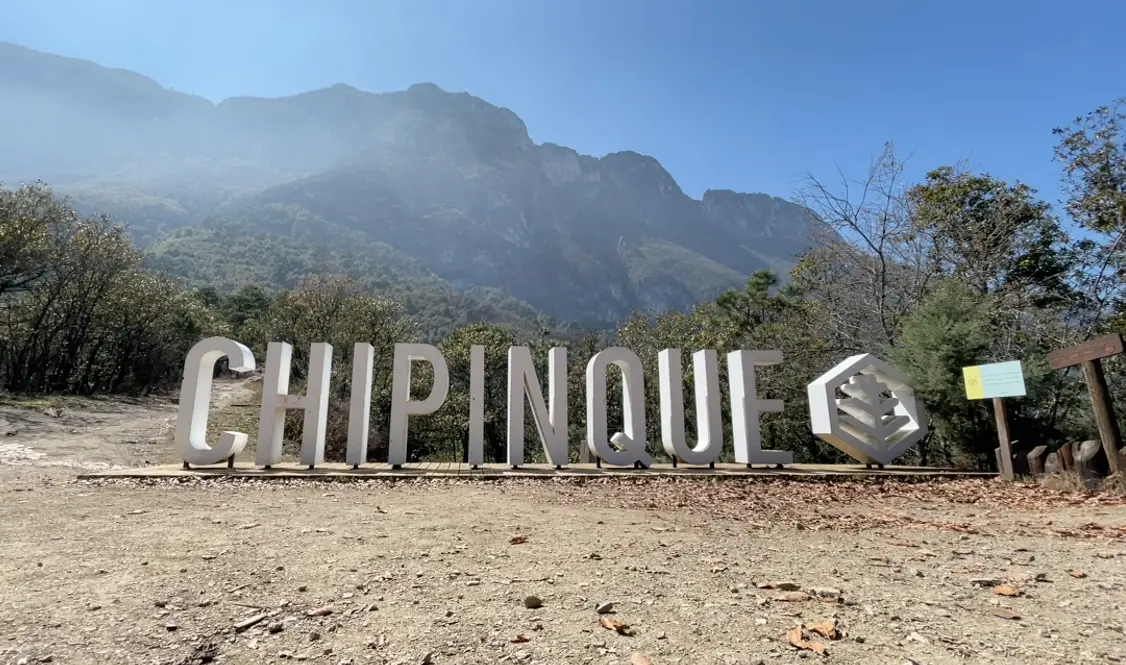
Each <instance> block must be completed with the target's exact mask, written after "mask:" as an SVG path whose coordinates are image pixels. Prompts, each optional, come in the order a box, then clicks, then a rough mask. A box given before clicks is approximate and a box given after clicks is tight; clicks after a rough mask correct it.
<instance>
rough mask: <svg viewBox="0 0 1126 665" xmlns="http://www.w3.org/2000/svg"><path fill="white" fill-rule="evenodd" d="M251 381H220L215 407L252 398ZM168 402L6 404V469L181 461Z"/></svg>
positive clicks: (2, 429)
mask: <svg viewBox="0 0 1126 665" xmlns="http://www.w3.org/2000/svg"><path fill="white" fill-rule="evenodd" d="M251 385H252V384H251V383H249V382H247V381H216V382H215V384H214V389H213V391H212V395H213V396H212V400H213V404H214V407H213V408H214V409H215V410H216V411H220V410H222V409H224V408H226V407H228V406H229V405H231V404H233V403H238V402H242V401H246V400H247V399H249V398H250V396H251V394H252V391H251V388H250V386H251ZM175 420H176V403H175V402H174V401H173V400H170V399H167V398H163V399H162V398H147V399H120V398H115V399H105V398H96V399H83V398H57V399H43V400H24V401H18V402H10V403H7V404H5V403H0V466H4V465H9V466H10V465H30V466H32V467H37V468H42V467H68V468H74V469H85V470H97V469H108V468H115V467H137V466H145V465H149V464H161V463H169V462H174V461H176V459H175V457H176V456H175V453H174V451H173V450H172V447H171V445H170V444H169V442H170V441H171V436H172V430H173V429H174V427H175Z"/></svg>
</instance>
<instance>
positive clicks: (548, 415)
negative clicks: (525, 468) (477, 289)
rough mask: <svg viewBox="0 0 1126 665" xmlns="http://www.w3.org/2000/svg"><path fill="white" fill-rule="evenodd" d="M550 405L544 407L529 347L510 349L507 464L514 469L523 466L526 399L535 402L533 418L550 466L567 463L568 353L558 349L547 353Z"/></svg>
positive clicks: (565, 350)
mask: <svg viewBox="0 0 1126 665" xmlns="http://www.w3.org/2000/svg"><path fill="white" fill-rule="evenodd" d="M547 374H548V379H547V380H548V387H547V391H548V393H547V394H548V405H547V406H545V405H544V401H543V389H542V388H541V387H540V380H539V377H537V376H536V366H535V364H534V363H533V362H532V352H531V350H530V349H529V348H528V347H526V346H513V347H511V348H509V349H508V463H509V464H510V465H512V466H514V467H516V466H520V465H522V464H523V463H524V397H525V396H527V397H528V399H530V400H531V402H532V418H533V419H534V420H535V422H536V431H537V432H539V435H540V441H542V442H543V450H544V453H545V454H546V455H547V463H548V464H551V465H553V466H556V467H562V466H565V465H566V464H567V462H568V459H569V458H568V451H567V349H565V348H563V347H558V346H557V347H555V348H553V349H552V350H551V351H550V352H548V357H547Z"/></svg>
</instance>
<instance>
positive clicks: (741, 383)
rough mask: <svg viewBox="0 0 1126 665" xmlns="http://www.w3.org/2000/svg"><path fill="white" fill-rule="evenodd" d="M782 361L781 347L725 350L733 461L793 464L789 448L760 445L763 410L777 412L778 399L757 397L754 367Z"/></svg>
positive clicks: (792, 455) (779, 402)
mask: <svg viewBox="0 0 1126 665" xmlns="http://www.w3.org/2000/svg"><path fill="white" fill-rule="evenodd" d="M780 362H782V352H781V351H732V352H731V353H729V354H727V379H728V381H729V382H730V384H731V429H732V434H733V438H734V439H735V461H736V462H738V463H739V464H793V463H794V454H793V453H791V452H789V451H788V450H763V449H762V424H761V423H760V422H759V418H760V417H761V416H762V414H763V413H778V412H780V411H782V409H783V404H782V400H780V399H759V398H758V386H757V385H756V382H755V367H758V366H762V365H777V364H778V363H780Z"/></svg>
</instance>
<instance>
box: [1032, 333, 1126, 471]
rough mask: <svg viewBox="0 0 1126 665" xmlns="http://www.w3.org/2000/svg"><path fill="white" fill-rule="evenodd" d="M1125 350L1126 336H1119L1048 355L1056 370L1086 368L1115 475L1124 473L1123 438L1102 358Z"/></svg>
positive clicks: (1107, 453)
mask: <svg viewBox="0 0 1126 665" xmlns="http://www.w3.org/2000/svg"><path fill="white" fill-rule="evenodd" d="M1122 351H1123V346H1122V336H1121V335H1119V334H1117V333H1115V334H1111V335H1104V336H1103V337H1099V338H1097V339H1093V340H1091V341H1089V342H1083V343H1082V344H1079V345H1078V346H1073V347H1071V348H1069V349H1061V350H1059V351H1053V352H1051V353H1049V354H1048V366H1049V367H1051V368H1052V369H1064V368H1065V367H1072V366H1074V365H1081V366H1082V367H1083V378H1084V380H1085V381H1086V383H1087V392H1089V393H1090V394H1091V407H1092V408H1093V409H1094V412H1095V422H1096V423H1097V424H1098V426H1099V439H1101V440H1102V445H1103V450H1104V451H1105V452H1106V458H1107V464H1108V466H1109V467H1110V473H1111V475H1114V474H1116V473H1118V472H1119V470H1120V469H1119V464H1118V454H1119V453H1118V449H1119V448H1121V447H1122V435H1121V433H1120V432H1119V430H1118V422H1117V421H1116V420H1115V419H1114V404H1113V403H1112V402H1111V399H1110V390H1109V389H1108V388H1107V385H1106V376H1105V375H1104V374H1103V366H1102V359H1103V358H1109V357H1111V356H1116V355H1118V354H1120V353H1122Z"/></svg>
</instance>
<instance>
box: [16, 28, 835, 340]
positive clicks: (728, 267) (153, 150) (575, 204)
mask: <svg viewBox="0 0 1126 665" xmlns="http://www.w3.org/2000/svg"><path fill="white" fill-rule="evenodd" d="M0 123H3V124H4V125H5V126H8V127H15V128H18V130H17V131H16V132H14V137H13V140H10V141H9V143H8V145H7V146H6V148H5V150H4V151H3V152H0V181H2V182H5V183H7V184H9V185H10V184H14V183H16V182H18V181H26V180H35V179H41V180H44V181H46V182H47V183H48V184H50V185H52V186H53V187H55V188H56V189H57V190H58V191H60V192H61V193H65V194H68V195H70V196H71V197H72V200H73V201H74V203H75V205H76V207H78V208H79V209H80V210H83V211H87V212H104V213H107V214H110V215H111V216H112V217H114V218H115V219H118V220H120V221H122V222H125V223H126V224H128V225H129V226H130V227H131V228H132V229H133V231H134V235H135V237H136V238H137V240H138V242H139V243H140V244H142V245H143V246H147V247H149V249H150V251H151V253H152V257H153V261H154V263H156V264H157V265H158V266H160V267H163V268H166V269H168V270H170V271H172V272H174V273H177V274H180V275H181V276H183V277H185V278H187V279H189V280H190V281H192V282H195V283H199V284H206V283H211V284H215V285H218V286H219V287H221V288H233V287H235V286H238V285H239V284H240V283H245V282H247V281H265V282H267V283H273V284H277V285H284V286H288V285H291V283H292V282H293V281H294V280H296V279H298V278H300V277H301V276H302V274H305V273H308V272H313V271H317V270H321V269H325V268H326V267H331V268H333V269H338V270H340V271H342V272H355V271H362V270H369V269H374V270H378V271H380V272H381V274H382V275H383V277H384V278H385V279H386V280H388V281H394V280H396V279H400V278H401V279H419V278H424V277H426V278H433V277H434V276H437V278H440V279H441V280H444V281H446V282H448V283H449V284H451V285H453V287H455V288H456V289H459V290H467V289H481V288H482V287H486V288H490V289H494V290H499V292H502V293H503V294H506V295H508V296H511V297H512V298H515V299H518V300H521V301H525V302H527V303H529V304H531V305H532V306H533V307H535V308H537V309H539V310H541V311H543V312H546V313H548V314H550V315H551V316H554V317H556V318H559V319H564V320H576V321H584V322H609V321H613V320H615V319H618V318H620V317H621V316H623V315H625V314H627V313H628V312H629V311H630V310H631V309H633V308H638V307H640V308H648V307H653V308H665V307H673V308H684V307H687V306H690V305H692V304H694V303H696V302H699V301H701V300H703V299H706V298H711V297H714V296H716V295H717V294H719V293H720V292H722V291H723V290H724V289H727V288H731V287H736V286H739V285H740V284H742V283H743V282H744V281H745V280H746V277H747V275H748V274H749V273H751V272H753V271H755V270H758V269H761V268H770V269H773V270H776V271H779V272H780V273H785V272H786V271H788V269H789V268H790V267H791V266H792V264H793V261H794V258H795V257H796V256H797V255H798V254H799V253H801V251H802V250H804V249H805V248H806V247H807V246H808V244H809V237H810V234H811V231H812V230H813V228H814V226H815V225H817V223H816V221H815V220H813V219H812V218H811V216H810V215H809V213H808V211H806V210H804V209H803V208H801V207H800V206H797V205H795V204H792V203H789V202H787V201H785V200H782V199H779V198H775V197H772V196H769V195H766V194H743V193H737V192H732V191H728V190H710V191H707V192H705V193H704V195H703V197H702V200H695V199H692V198H690V197H689V196H687V195H686V194H685V193H684V192H683V191H681V189H680V187H678V185H677V183H676V181H675V179H674V178H673V177H672V176H671V175H670V174H669V173H668V172H667V171H665V169H664V168H663V167H662V166H661V164H660V163H659V162H658V161H657V160H656V159H654V158H652V157H648V156H645V155H641V154H637V153H634V152H617V153H612V154H609V155H606V156H604V157H601V158H596V157H591V156H587V155H581V154H578V153H577V152H575V151H574V150H571V149H569V148H566V147H563V146H558V145H554V144H551V143H542V144H536V143H534V142H533V141H532V140H531V139H530V138H529V136H528V131H527V128H526V127H525V126H524V123H523V122H522V121H521V120H520V118H519V116H518V115H517V114H516V113H514V112H513V111H511V110H509V109H506V108H501V107H497V106H493V105H491V104H489V103H488V102H486V101H485V100H482V99H479V98H476V97H473V96H472V95H470V94H467V93H452V92H447V91H444V90H442V89H440V88H439V87H437V86H435V85H433V84H429V83H420V84H417V85H413V86H411V87H410V88H409V89H408V90H406V91H401V92H390V93H368V92H363V91H360V90H357V89H355V88H352V87H350V86H347V85H342V84H340V85H335V86H332V87H330V88H326V89H322V90H314V91H310V92H307V93H304V94H301V95H296V96H293V97H286V98H279V99H261V98H245V97H244V98H232V99H227V100H224V101H222V102H221V103H218V104H213V103H212V102H210V101H208V100H206V99H203V98H200V97H195V96H191V95H186V94H183V93H179V92H175V91H172V90H168V89H166V88H164V87H162V86H161V85H160V84H159V83H157V82H156V81H153V80H152V79H149V78H146V77H145V76H142V75H141V74H137V73H134V72H129V71H123V70H113V69H108V68H104V67H101V66H99V65H97V64H94V63H91V62H87V61H82V60H76V59H70V58H63V57H60V56H55V55H50V54H46V53H42V52H38V51H33V50H30V49H26V48H23V47H20V46H17V45H14V44H8V43H0ZM279 248H282V249H279ZM283 250H284V252H289V253H288V254H284V255H283V253H284V252H283ZM294 251H298V252H304V253H305V254H304V258H302V259H301V260H298V261H296V262H295V261H294V258H293V253H292V252H294ZM321 261H324V262H327V263H328V264H329V265H328V266H324V265H316V264H317V263H318V262H321Z"/></svg>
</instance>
